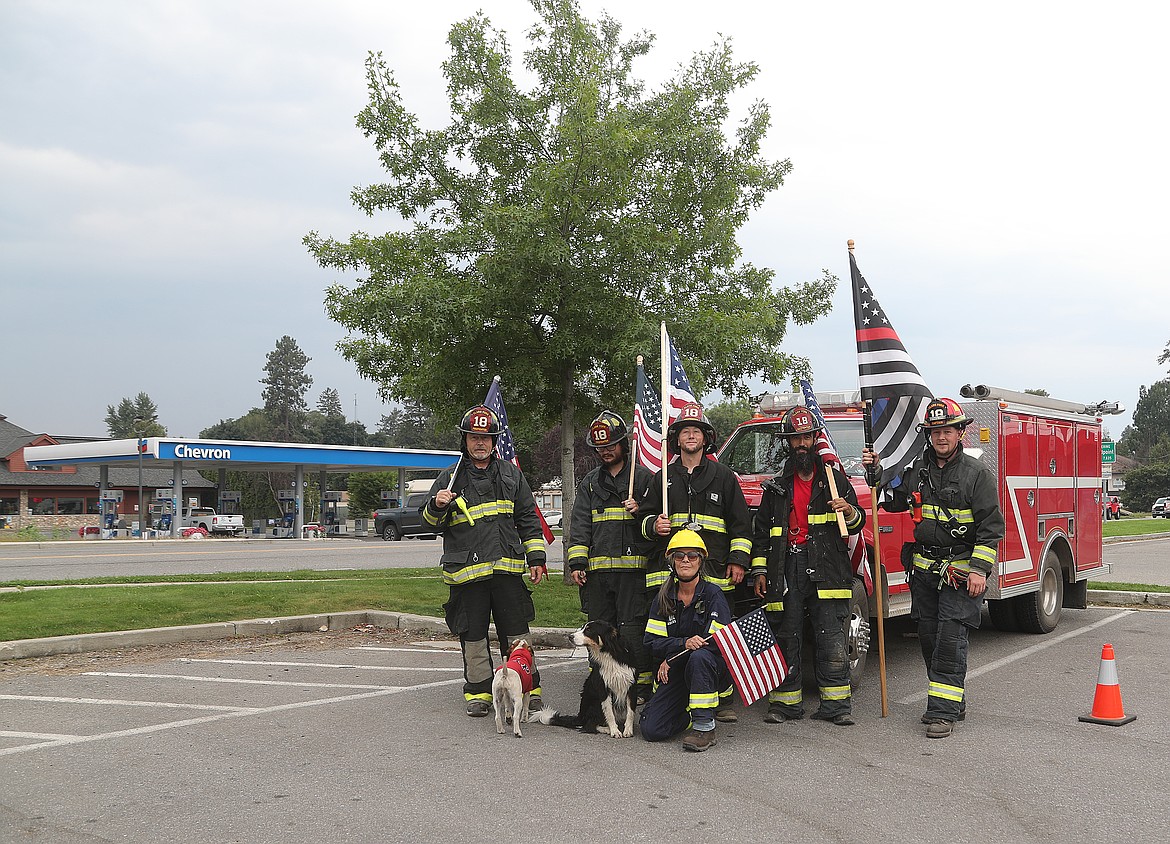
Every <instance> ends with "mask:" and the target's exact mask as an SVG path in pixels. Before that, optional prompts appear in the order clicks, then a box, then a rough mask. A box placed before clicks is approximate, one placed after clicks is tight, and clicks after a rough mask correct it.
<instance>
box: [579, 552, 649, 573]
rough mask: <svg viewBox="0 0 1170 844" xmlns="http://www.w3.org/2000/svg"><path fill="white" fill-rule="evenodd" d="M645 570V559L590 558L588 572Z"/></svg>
mask: <svg viewBox="0 0 1170 844" xmlns="http://www.w3.org/2000/svg"><path fill="white" fill-rule="evenodd" d="M644 568H646V558H645V557H625V556H623V557H590V558H589V571H606V570H616V571H639V570H641V569H644Z"/></svg>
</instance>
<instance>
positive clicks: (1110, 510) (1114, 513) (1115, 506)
mask: <svg viewBox="0 0 1170 844" xmlns="http://www.w3.org/2000/svg"><path fill="white" fill-rule="evenodd" d="M1120 518H1121V499H1120V498H1118V497H1117V496H1116V495H1108V496H1106V497H1105V521H1109V520H1110V519H1120Z"/></svg>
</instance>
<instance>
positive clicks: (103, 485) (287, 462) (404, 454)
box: [24, 437, 459, 538]
mask: <svg viewBox="0 0 1170 844" xmlns="http://www.w3.org/2000/svg"><path fill="white" fill-rule="evenodd" d="M24 455H25V461H26V462H27V463H28V465H29V467H31V468H36V469H46V470H51V469H54V468H60V467H63V466H81V465H90V466H97V467H98V469H99V481H98V488H99V497H100V500H101V517H102V522H101V523H102V528H103V529H102V531H101V534H100V535H101V536H103V537H106V536H111V535H114V530H113V524H112V520H111V517H112V516H113V514H114V513H115V512H116V510H117V505H118V504H119V503H120V502H121V501H122V496H123V490H122V489H114V488H112V487H111V486H110V481H109V470H110V468H111V467H116V468H121V469H134V468H137V469H138V470H139V477H140V478H141V473H142V471H143V470H146V469H154V470H158V469H169V470H170V472H171V480H170V483H169V485H168V487H167V488H165V489H160V488H155V489H154V490H153V499H152V501H151V506H152V507H154V508H157V512H158V513H159V515H160V516H162V517H163V524H164V525H166V527H165V528H163V529H161V530H159V531H156V533H157V534H159V535H163V536H165V535H168V534H169V535H170V536H171V537H175V538H177V537H179V536H180V534H181V531H182V525H181V519H180V518H177V517H176V516H177V514H180V513H182V511H183V509H184V507H185V506H187V505H188V503H189V502H184V501H183V492H182V490H183V472H184V470H191V469H195V470H200V471H205V470H208V469H212V468H214V469H215V470H216V471H217V473H218V483H217V486H218V495H217V502H218V507H217V512H226V513H231V512H233V511H234V512H237V513H238V506H239V497H240V494H239V492H236V491H233V490H229V489H227V488H226V486H227V473H228V471H236V472H291V473H292V476H293V482H292V488H291V489H288V490H281V491H279V492H278V498H279V499H280V501H281V504H282V507H283V508H284V510H285V519H284V521H283V523H282V526H281V528H279V529H278V530H280V531H281V532H280V533H277V534H276V535H283V536H290V537H301V536H303V535H304V531H305V527H306V525H305V517H304V514H305V494H306V480H305V479H306V477H307V476H308V477H312V474H313V473H314V472H316V473H317V474H318V475H319V480H320V483H319V484H318V488H319V489H320V491H321V493H320V494H321V501H320V504H321V512H322V513H323V514H324V513H326V512H328V511H329V509H330V508H331V506H335V504H336V502H337V501H338V500H339V499H340V492H339V491H332V490H329V489H328V488H327V486H328V485H327V477H328V475H329V474H330V473H333V474H336V473H341V472H383V471H391V470H406V469H414V470H431V471H434V472H436V473H437V472H438V471H439V470H440V469H444V468H446V467H447V466H450V465H451V464H452V463H454V462H455V461H456V460H457V459H458V458H459V453H458V452H455V451H426V450H420V449H408V448H366V447H358V446H342V445H314V444H308V443H276V442H237V441H233V440H198V439H185V438H175V437H147V438H144V439H122V440H100V441H94V442H80V443H67V444H60V445H42V446H30V447H28V448H26V449H25V451H24ZM398 477H399V499H400V500H401V499H402V498H403V497H404V495H403V493H404V491H405V474H404V472H401V471H400V472H399V475H398ZM143 497H144V496H143V494H142V491H141V488H140V494H139V498H140V504H139V507H138V511H139V514H140V518H142V517H143V516H145V515H146V514H147V507H145V506H143V502H141V499H142V498H143Z"/></svg>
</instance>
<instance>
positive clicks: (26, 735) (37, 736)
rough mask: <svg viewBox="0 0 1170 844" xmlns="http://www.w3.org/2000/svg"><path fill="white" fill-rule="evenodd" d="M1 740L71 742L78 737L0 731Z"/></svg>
mask: <svg viewBox="0 0 1170 844" xmlns="http://www.w3.org/2000/svg"><path fill="white" fill-rule="evenodd" d="M0 738H31V739H42V740H44V741H69V740H70V739H75V738H77V736H64V735H61V734H59V733H17V732H13V731H11V730H0Z"/></svg>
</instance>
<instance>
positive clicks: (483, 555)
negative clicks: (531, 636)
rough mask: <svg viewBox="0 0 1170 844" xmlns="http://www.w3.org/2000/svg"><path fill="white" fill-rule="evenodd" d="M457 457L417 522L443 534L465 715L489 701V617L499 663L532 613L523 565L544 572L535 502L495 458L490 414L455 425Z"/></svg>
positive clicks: (536, 703) (448, 608)
mask: <svg viewBox="0 0 1170 844" xmlns="http://www.w3.org/2000/svg"><path fill="white" fill-rule="evenodd" d="M459 430H460V431H462V432H463V445H462V450H463V456H462V457H461V458H460V459H459V462H458V463H456V464H455V465H454V466H451V467H449V468H447V469H444V470H443V471H442V472H441V473H440V474H439V477H438V478H437V479H436V480H435V483H434V484H433V485H432V486H431V491H430V498H429V500H428V501H427V504H426V505H425V506H424V507H423V520H424V521H425V522H426V523H427V524H429V525H432V526H433V527H434V528H435V530H436V532H438V533H441V534H442V535H443V556H442V559H441V563H442V566H443V582H444V583H446V584H447V585H448V586H449V587H450V597H449V599H448V601H447V603H446V604H445V605H444V606H443V609H444V611H445V613H446V619H447V627H448V628H449V629H450V630H451V632H452V633H454V634H455V635H457V636H458V637H459V644H460V646H461V648H462V650H463V697H464V700H465V701H466V702H467V714H468V715H471V716H473V717H482V716H484V715H487V714H488V712H489V711H490V710H491V705H492V677H493V672H494V667H493V665H492V654H491V646H490V644H489V642H488V626H489V624H490V623H491V622H493V621H494V622H495V625H496V635H497V638H498V639H499V644H500V656H501V660H503V661H506V660H507V658H508V651H509V650H510V649H511V647H510V646H511V642H512V641H514V640H515V639H517V638H519V637H521V636H525V635H527V634H528V622H530V621H532V619H533V618H535V617H536V610H535V608H534V606H533V604H532V594H531V592H530V591H529V589H528V587H527V586H526V585H525V583H524V579H523V575H524V570H525V568H527V569H528V572H529V577H530V578H531V580H532V582H533V584H537V583H540V581H541V580H542V579H543V578H544V577H545V576H546V575H547V574H548V568H547V566H546V565H545V552H544V537H543V534H542V530H541V526H540V520H539V518H538V517H537V515H536V502H535V501H534V500H533V497H532V490H531V488H530V487H529V486H528V481H526V480H525V479H524V475H523V474H522V473H521V472H520V470H519V469H517V468H516V467H515V466H514V465H512V464H511V463H509V462H508V461H506V460H501V459H499V458H498V457H497V456H496V453H495V445H496V438H497V437H499V435H500V433H501V428H500V420H499V417H498V416H496V414H495V412H494V411H493V410H491V409H490V408H488V407H485V406H483V405H480V406H477V407H473V408H471V409H470V410H468V411H467V413H465V414H464V415H463V420H462V421H461V422H460V424H459ZM540 707H541V702H540V674H539V672H535V675H534V677H533V689H532V697H531V698H530V699H529V709H530V710H539V709H540Z"/></svg>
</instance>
